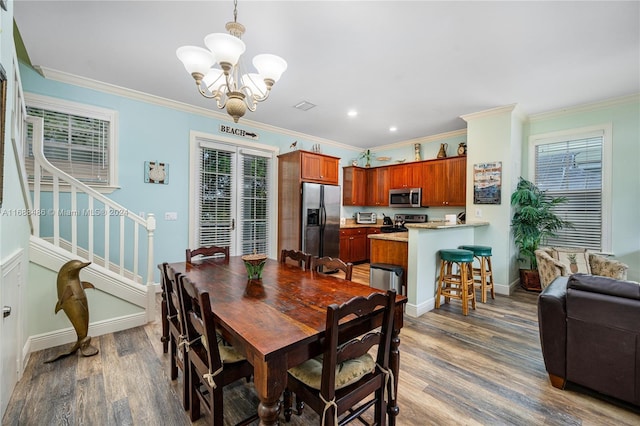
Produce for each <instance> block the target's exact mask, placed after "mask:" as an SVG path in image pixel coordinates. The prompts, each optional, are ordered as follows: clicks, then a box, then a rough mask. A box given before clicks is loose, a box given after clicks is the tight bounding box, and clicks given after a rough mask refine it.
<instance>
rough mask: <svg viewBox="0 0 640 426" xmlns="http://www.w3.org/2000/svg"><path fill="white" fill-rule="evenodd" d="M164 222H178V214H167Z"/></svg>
mask: <svg viewBox="0 0 640 426" xmlns="http://www.w3.org/2000/svg"><path fill="white" fill-rule="evenodd" d="M164 220H178V212H165V214H164Z"/></svg>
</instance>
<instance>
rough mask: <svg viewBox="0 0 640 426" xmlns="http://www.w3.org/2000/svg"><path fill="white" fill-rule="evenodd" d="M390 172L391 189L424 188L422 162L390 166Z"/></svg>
mask: <svg viewBox="0 0 640 426" xmlns="http://www.w3.org/2000/svg"><path fill="white" fill-rule="evenodd" d="M389 172H390V173H389V174H390V178H389V180H390V185H389V188H390V189H396V188H422V186H423V182H424V179H423V164H422V162H416V163H410V164H399V165H396V166H389Z"/></svg>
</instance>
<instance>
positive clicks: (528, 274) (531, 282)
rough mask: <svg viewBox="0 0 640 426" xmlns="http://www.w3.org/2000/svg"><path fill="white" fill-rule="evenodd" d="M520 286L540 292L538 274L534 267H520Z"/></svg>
mask: <svg viewBox="0 0 640 426" xmlns="http://www.w3.org/2000/svg"><path fill="white" fill-rule="evenodd" d="M520 286H521V287H522V288H523V289H525V290H527V291H536V292H541V291H542V286H541V285H540V274H538V271H537V270H536V269H520Z"/></svg>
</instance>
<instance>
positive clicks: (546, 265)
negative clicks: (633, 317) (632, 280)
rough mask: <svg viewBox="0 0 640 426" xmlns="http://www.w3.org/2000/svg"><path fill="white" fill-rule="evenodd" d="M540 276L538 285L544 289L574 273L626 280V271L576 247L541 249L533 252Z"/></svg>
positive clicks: (620, 265) (603, 257)
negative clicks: (557, 279) (559, 278)
mask: <svg viewBox="0 0 640 426" xmlns="http://www.w3.org/2000/svg"><path fill="white" fill-rule="evenodd" d="M535 254H536V261H537V262H538V273H539V274H540V285H541V286H542V288H543V289H544V288H545V287H547V286H548V285H549V284H551V283H552V282H553V280H555V279H556V277H559V276H568V275H571V274H575V273H578V272H580V273H585V274H591V275H600V276H603V277H610V278H615V279H617V280H626V279H627V269H629V267H628V266H627V265H625V264H624V263H622V262H620V261H617V260H614V259H610V258H607V257H605V256H602V255H598V254H595V253H589V252H588V251H587V249H583V248H577V247H543V248H540V249H538V250H536V252H535Z"/></svg>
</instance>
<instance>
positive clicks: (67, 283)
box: [45, 260, 98, 362]
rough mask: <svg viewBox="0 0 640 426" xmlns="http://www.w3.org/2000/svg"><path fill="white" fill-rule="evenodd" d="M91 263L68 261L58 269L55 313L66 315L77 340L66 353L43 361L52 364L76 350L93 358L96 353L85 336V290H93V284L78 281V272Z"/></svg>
mask: <svg viewBox="0 0 640 426" xmlns="http://www.w3.org/2000/svg"><path fill="white" fill-rule="evenodd" d="M90 264H91V262H86V263H83V262H81V261H79V260H70V261H68V262H67V263H65V264H64V265H62V268H60V271H59V272H58V280H57V286H58V302H57V303H56V310H55V313H56V314H57V313H58V311H59V310H60V309H62V310H63V311H64V313H65V314H67V317H69V320H70V321H71V324H72V325H73V328H74V329H75V330H76V334H77V335H78V340H77V341H76V343H75V344H74V345H73V346H72V347H71V349H69V350H68V351H64V352H61V353H59V354H58V355H56V356H55V357H53V358H51V359H49V360H47V361H45V362H53V361H55V360H57V359H60V358H63V357H65V356H68V355H71V354H72V353H75V352H76V351H77V350H78V349H80V352H81V353H82V355H84V356H93V355H95V354H97V353H98V349H97V348H95V347H93V346H91V337H90V336H87V332H88V331H89V305H88V303H87V295H86V294H85V292H84V289H85V288H95V287H94V286H93V284H91V283H88V282H86V281H80V270H81V269H82V268H84V267H86V266H89V265H90Z"/></svg>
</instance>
